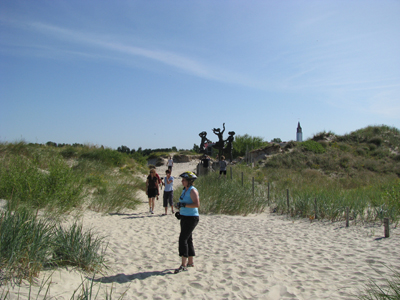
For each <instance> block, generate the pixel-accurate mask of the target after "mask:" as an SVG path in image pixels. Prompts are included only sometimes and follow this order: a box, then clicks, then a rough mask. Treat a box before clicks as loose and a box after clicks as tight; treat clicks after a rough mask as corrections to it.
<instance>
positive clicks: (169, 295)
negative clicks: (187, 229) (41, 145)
mask: <svg viewBox="0 0 400 300" xmlns="http://www.w3.org/2000/svg"><path fill="white" fill-rule="evenodd" d="M194 165H195V164H194ZM190 168H191V166H190V164H188V165H183V164H182V165H179V166H178V164H175V169H173V176H177V175H179V174H180V173H179V172H182V171H183V170H187V169H190ZM159 172H160V173H161V171H159ZM179 184H180V181H179V180H176V181H175V185H179ZM142 197H143V195H142ZM200 197H201V195H200ZM142 199H143V203H142V204H141V205H140V207H139V208H138V209H137V210H136V211H129V212H127V213H125V214H116V215H105V216H104V215H101V214H98V213H95V212H90V211H89V212H86V213H85V216H84V218H83V223H84V225H85V227H92V228H95V230H96V231H97V232H98V233H100V234H102V235H105V236H107V238H106V240H107V241H108V242H109V248H108V250H107V254H108V260H109V261H108V265H109V266H110V269H109V270H106V273H105V274H103V275H100V274H98V275H96V280H95V281H96V283H97V282H99V281H101V282H102V286H101V289H102V290H103V289H104V290H105V289H106V288H107V289H108V291H109V290H110V288H111V286H113V298H115V299H116V298H118V297H117V296H118V295H120V294H122V293H124V292H126V295H125V298H124V299H213V300H214V299H273V300H276V299H304V300H309V299H335V300H336V299H354V296H353V295H355V294H357V293H358V290H359V289H362V288H363V284H364V283H367V282H368V277H372V278H375V279H379V278H382V276H385V274H387V273H389V271H388V270H387V269H386V268H385V267H383V263H386V264H388V265H391V266H393V267H394V268H396V269H397V270H399V269H400V255H399V249H400V230H399V229H398V228H397V229H394V228H392V229H391V237H390V238H388V239H385V238H382V236H383V227H382V226H368V227H367V226H351V227H349V228H345V227H344V224H343V223H335V224H331V223H322V222H314V223H310V222H309V221H307V220H301V221H294V222H293V221H292V220H289V219H287V218H286V217H285V216H276V215H271V214H268V213H264V214H261V215H254V216H247V217H241V216H223V215H201V217H200V223H199V225H198V227H197V228H196V229H195V231H194V243H195V248H196V251H197V256H196V258H195V265H196V266H195V268H190V269H189V271H188V272H183V273H180V274H176V275H175V274H173V270H174V269H175V268H177V267H178V266H179V262H180V258H179V257H178V249H177V248H178V235H179V221H178V220H177V219H176V218H175V217H174V216H173V215H168V216H162V215H161V214H162V213H163V212H164V209H163V208H162V202H161V199H160V200H159V201H156V209H155V214H154V215H150V214H149V213H148V204H147V199H146V198H145V195H144V197H143V198H142ZM374 268H375V269H377V270H379V272H381V274H378V273H377V272H375V271H374ZM49 274H50V273H49V272H42V274H41V278H43V277H45V276H48V275H49ZM80 282H81V273H80V272H78V271H77V270H71V269H60V270H57V271H56V272H55V273H54V274H53V283H52V284H51V288H50V291H51V295H52V296H55V297H56V298H57V299H70V297H71V295H72V292H73V290H74V289H76V288H77V287H78V285H79V284H80ZM22 291H23V292H24V293H27V290H26V289H22ZM96 291H97V289H96ZM100 293H101V292H100ZM0 294H1V293H0ZM12 299H16V297H15V296H13V297H12ZM99 299H103V298H102V297H100V298H99Z"/></svg>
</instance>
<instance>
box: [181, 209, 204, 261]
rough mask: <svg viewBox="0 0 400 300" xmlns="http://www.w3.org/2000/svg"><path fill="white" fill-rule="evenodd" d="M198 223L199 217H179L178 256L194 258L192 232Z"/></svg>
mask: <svg viewBox="0 0 400 300" xmlns="http://www.w3.org/2000/svg"><path fill="white" fill-rule="evenodd" d="M198 223H199V217H188V216H181V234H180V235H179V256H184V257H189V256H195V252H194V247H193V238H192V232H193V230H194V229H195V227H196V226H197V224H198Z"/></svg>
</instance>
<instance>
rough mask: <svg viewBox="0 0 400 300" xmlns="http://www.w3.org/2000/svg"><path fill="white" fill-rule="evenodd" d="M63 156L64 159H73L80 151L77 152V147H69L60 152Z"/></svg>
mask: <svg viewBox="0 0 400 300" xmlns="http://www.w3.org/2000/svg"><path fill="white" fill-rule="evenodd" d="M60 154H61V156H62V157H64V158H72V157H77V155H78V151H77V150H76V147H72V146H71V147H67V148H65V149H63V150H62V151H61V152H60Z"/></svg>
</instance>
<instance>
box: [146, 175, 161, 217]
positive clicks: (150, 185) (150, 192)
mask: <svg viewBox="0 0 400 300" xmlns="http://www.w3.org/2000/svg"><path fill="white" fill-rule="evenodd" d="M146 195H147V197H148V198H149V208H150V213H151V214H154V204H155V203H154V202H155V201H154V199H155V198H156V197H158V178H157V176H156V170H155V169H151V170H150V175H149V176H148V177H147V180H146Z"/></svg>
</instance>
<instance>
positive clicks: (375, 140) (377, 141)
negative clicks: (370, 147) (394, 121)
mask: <svg viewBox="0 0 400 300" xmlns="http://www.w3.org/2000/svg"><path fill="white" fill-rule="evenodd" d="M368 142H369V143H371V144H375V145H376V146H378V147H379V146H381V145H382V144H383V138H382V137H380V136H374V137H373V138H372V139H370V140H369V141H368Z"/></svg>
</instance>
